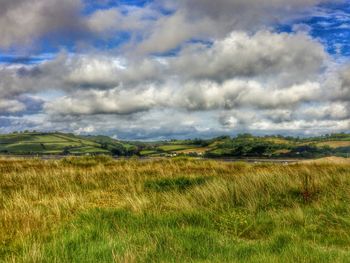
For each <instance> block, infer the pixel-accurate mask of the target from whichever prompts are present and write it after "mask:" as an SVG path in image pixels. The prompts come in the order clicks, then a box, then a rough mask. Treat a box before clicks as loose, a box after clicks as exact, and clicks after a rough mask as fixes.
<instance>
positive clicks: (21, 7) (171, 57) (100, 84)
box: [0, 0, 350, 139]
mask: <svg viewBox="0 0 350 263" xmlns="http://www.w3.org/2000/svg"><path fill="white" fill-rule="evenodd" d="M31 1H32V0H26V1H25V0H15V1H10V0H9V1H4V2H2V3H0V10H4V11H0V15H1V17H0V33H1V35H2V36H3V37H2V39H1V40H0V66H1V69H0V132H2V133H6V132H11V131H14V130H24V129H29V128H30V129H36V130H43V131H50V130H61V131H66V132H75V133H93V134H107V135H111V136H115V137H118V138H122V139H159V138H162V139H167V138H173V137H176V138H180V137H181V138H186V137H210V136H216V135H221V134H232V135H233V134H236V133H239V132H252V133H256V134H273V133H283V134H297V135H315V134H320V133H329V132H342V131H349V130H350V109H349V105H350V102H349V100H350V91H349V89H350V88H349V85H350V76H349V73H350V67H349V63H348V62H349V58H350V42H349V37H350V1H348V0H340V1H338V0H333V1H327V0H312V1H311V0H310V1H302V0H295V1H293V2H290V1H287V0H279V1H272V0H271V1H269V0H267V1H264V3H261V4H257V3H256V1H253V0H247V1H241V0H218V1H216V2H215V4H213V2H212V1H210V0H202V1H198V0H181V1H175V2H174V1H170V0H157V1H150V0H149V1H136V0H133V1H132V0H129V1H126V0H125V1H112V0H96V1H92V0H85V1H83V0H63V1H61V2H60V3H58V2H57V1H55V0H46V1H44V0H41V1H35V2H34V1H33V3H31ZM1 12H3V14H2V13H1ZM4 12H5V13H4ZM26 21H29V22H26ZM267 94H268V95H267ZM170 116H171V117H170Z"/></svg>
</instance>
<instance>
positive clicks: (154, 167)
mask: <svg viewBox="0 0 350 263" xmlns="http://www.w3.org/2000/svg"><path fill="white" fill-rule="evenodd" d="M349 201H350V165H346V164H342V165H340V164H295V165H287V166H285V165H276V164H255V165H253V164H252V165H249V164H246V163H224V162H217V161H196V160H186V159H178V160H157V161H139V160H119V161H114V160H112V159H110V158H108V157H96V158H67V159H64V160H56V161H54V160H50V161H43V160H33V159H32V160H25V159H21V160H19V159H18V160H17V159H1V160H0V261H3V262H349V259H350V252H349V248H350V234H349V233H350V203H349Z"/></svg>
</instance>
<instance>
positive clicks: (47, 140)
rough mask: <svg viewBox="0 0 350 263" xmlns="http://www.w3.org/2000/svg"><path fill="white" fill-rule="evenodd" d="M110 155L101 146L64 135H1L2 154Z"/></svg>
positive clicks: (0, 147)
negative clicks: (65, 153) (67, 152)
mask: <svg viewBox="0 0 350 263" xmlns="http://www.w3.org/2000/svg"><path fill="white" fill-rule="evenodd" d="M65 149H67V150H69V152H70V153H72V154H86V153H108V151H107V150H105V149H102V148H101V145H100V144H98V143H96V142H93V141H90V140H86V139H84V138H81V137H76V136H74V135H71V134H63V133H51V134H49V133H35V132H33V133H23V134H5V135H0V152H3V153H11V154H62V153H63V152H64V150H65Z"/></svg>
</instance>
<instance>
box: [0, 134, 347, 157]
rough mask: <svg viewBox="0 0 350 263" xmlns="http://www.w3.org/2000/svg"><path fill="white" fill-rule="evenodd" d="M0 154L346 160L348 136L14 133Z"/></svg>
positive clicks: (1, 141)
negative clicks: (124, 137) (150, 138)
mask: <svg viewBox="0 0 350 263" xmlns="http://www.w3.org/2000/svg"><path fill="white" fill-rule="evenodd" d="M0 153H1V154H12V155H31V154H33V155H50V154H52V155H69V154H72V155H85V154H109V155H116V156H133V155H139V156H143V157H162V156H165V157H167V156H194V157H196V156H198V157H208V158H221V157H233V158H251V157H254V158H256V157H257V158H322V157H327V156H340V157H349V155H350V134H332V135H325V136H320V137H313V138H294V137H283V136H264V137H256V136H253V135H250V134H240V135H238V136H236V137H233V138H232V137H229V136H221V137H217V138H213V139H209V140H203V139H192V140H170V141H159V142H126V141H119V140H115V139H113V138H110V137H108V136H78V135H74V134H64V133H38V132H26V133H13V134H6V135H0Z"/></svg>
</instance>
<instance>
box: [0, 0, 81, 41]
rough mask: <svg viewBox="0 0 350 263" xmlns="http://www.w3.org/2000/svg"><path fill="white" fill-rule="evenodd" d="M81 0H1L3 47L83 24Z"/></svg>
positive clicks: (0, 16) (0, 32) (0, 21)
mask: <svg viewBox="0 0 350 263" xmlns="http://www.w3.org/2000/svg"><path fill="white" fill-rule="evenodd" d="M80 9H81V2H80V0H62V1H55V0H29V1H28V0H14V1H12V0H11V1H1V2H0V34H1V39H0V47H3V48H7V47H10V46H11V45H14V44H16V45H22V44H23V43H27V44H29V43H31V42H32V41H33V40H34V39H36V38H38V37H41V36H43V35H46V34H51V33H55V32H56V33H59V32H62V31H66V32H69V31H70V30H75V28H78V27H80V21H79V11H80Z"/></svg>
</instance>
